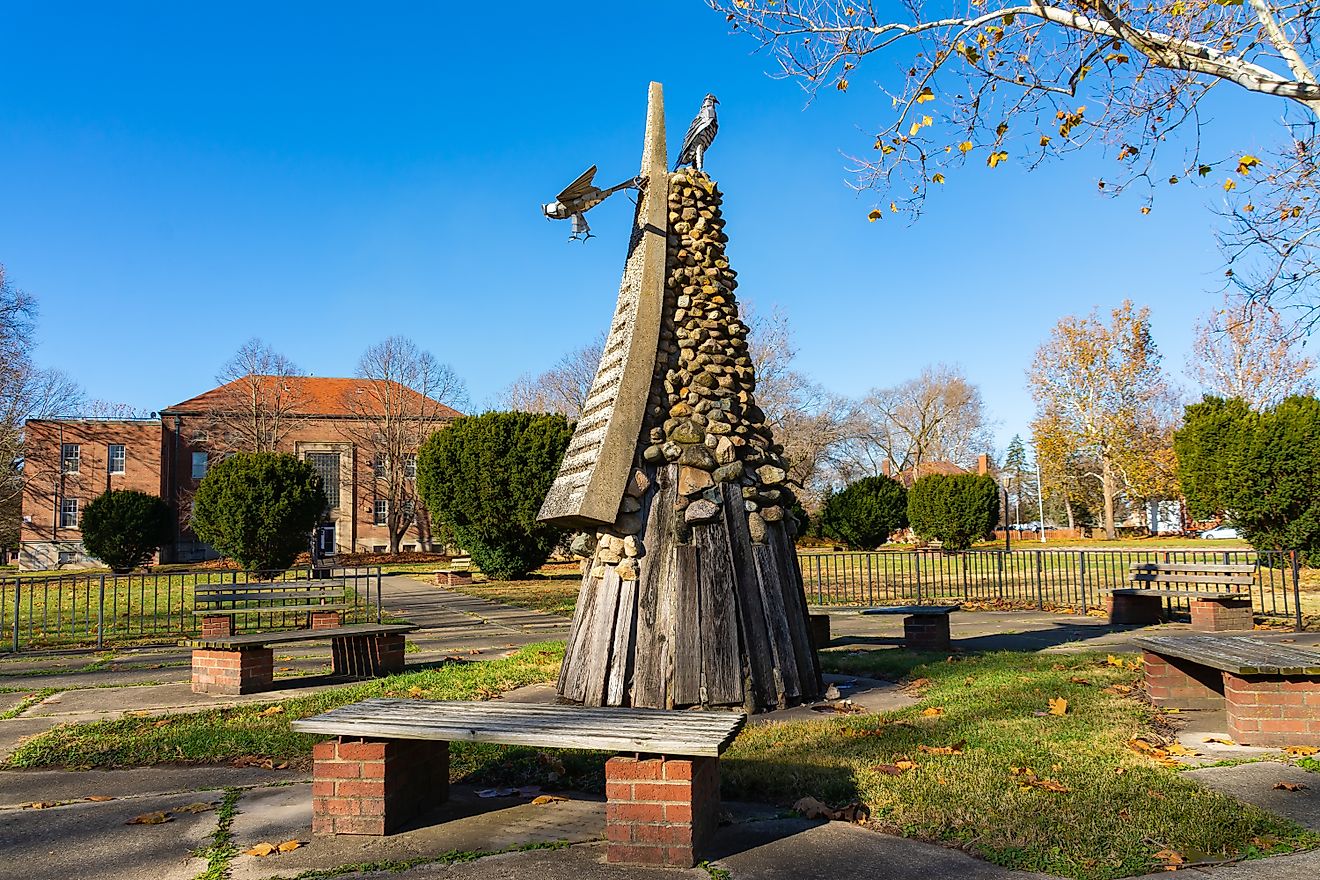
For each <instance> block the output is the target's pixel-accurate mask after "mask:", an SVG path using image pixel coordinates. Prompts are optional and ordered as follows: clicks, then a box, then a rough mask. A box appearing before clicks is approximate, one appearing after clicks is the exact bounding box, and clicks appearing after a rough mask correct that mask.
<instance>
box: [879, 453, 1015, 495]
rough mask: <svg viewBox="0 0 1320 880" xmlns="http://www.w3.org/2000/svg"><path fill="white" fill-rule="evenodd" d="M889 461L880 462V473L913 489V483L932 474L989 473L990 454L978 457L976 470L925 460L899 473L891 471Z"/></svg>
mask: <svg viewBox="0 0 1320 880" xmlns="http://www.w3.org/2000/svg"><path fill="white" fill-rule="evenodd" d="M890 470H891V469H890V467H889V462H887V461H884V462H881V463H880V473H881V474H883V475H884V476H886V477H892V478H893V479H895V480H898V481H899V482H900V483H902V484H903V486H904V487H905V488H908V489H911V488H912V484H913V483H914V482H916V481H917V480H918V479H920V478H921V477H928V476H930V475H931V474H944V475H946V476H957V475H958V474H971V473H976V474H981V475H985V474H989V473H990V472H991V471H990V456H989V455H984V454H983V455H978V456H977V457H976V470H975V471H969V470H967V468H964V467H959V466H958V465H956V464H954V463H953V462H951V461H923V462H922V463H921V464H920V465H918V466H917V467H915V468H904V469H903V470H901V471H899V472H898V473H896V474H895V473H890Z"/></svg>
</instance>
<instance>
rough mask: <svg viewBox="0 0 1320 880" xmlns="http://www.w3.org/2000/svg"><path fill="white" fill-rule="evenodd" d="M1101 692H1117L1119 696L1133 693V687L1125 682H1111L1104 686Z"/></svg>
mask: <svg viewBox="0 0 1320 880" xmlns="http://www.w3.org/2000/svg"><path fill="white" fill-rule="evenodd" d="M1101 693H1105V694H1117V695H1118V696H1120V697H1122V696H1127V695H1128V694H1130V693H1132V688H1130V687H1129V686H1127V685H1125V684H1111V685H1110V686H1109V687H1107V688H1103V689H1102V690H1101Z"/></svg>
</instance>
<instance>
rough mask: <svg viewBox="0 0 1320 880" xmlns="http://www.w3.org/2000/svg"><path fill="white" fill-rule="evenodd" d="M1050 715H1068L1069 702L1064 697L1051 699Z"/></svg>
mask: <svg viewBox="0 0 1320 880" xmlns="http://www.w3.org/2000/svg"><path fill="white" fill-rule="evenodd" d="M1050 714H1051V715H1067V714H1068V701H1067V700H1065V699H1064V698H1063V697H1051V698H1050Z"/></svg>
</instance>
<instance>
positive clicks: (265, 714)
mask: <svg viewBox="0 0 1320 880" xmlns="http://www.w3.org/2000/svg"><path fill="white" fill-rule="evenodd" d="M282 714H284V707H283V706H268V707H267V708H265V709H262V710H261V711H260V712H258V713H257V715H258V716H260V717H262V718H269V717H270V716H272V715H282Z"/></svg>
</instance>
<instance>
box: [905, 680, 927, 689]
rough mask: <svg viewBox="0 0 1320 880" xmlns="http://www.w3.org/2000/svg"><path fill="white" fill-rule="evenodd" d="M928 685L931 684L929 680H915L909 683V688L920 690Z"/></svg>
mask: <svg viewBox="0 0 1320 880" xmlns="http://www.w3.org/2000/svg"><path fill="white" fill-rule="evenodd" d="M928 684H930V679H929V678H914V679H912V681H909V682H908V683H907V686H908V687H913V688H919V687H925V686H926V685H928Z"/></svg>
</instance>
